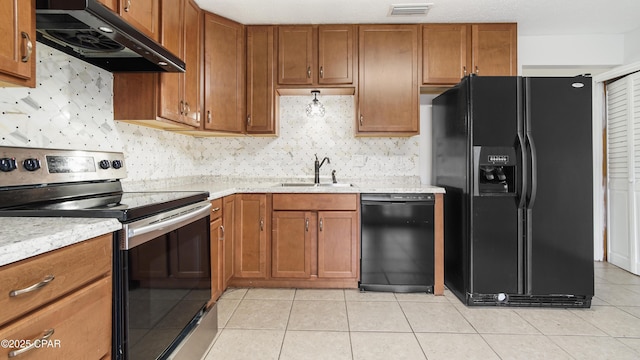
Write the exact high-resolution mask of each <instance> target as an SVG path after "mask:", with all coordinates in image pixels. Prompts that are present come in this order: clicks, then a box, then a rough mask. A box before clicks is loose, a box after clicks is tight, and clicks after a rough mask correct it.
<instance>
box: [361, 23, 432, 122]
mask: <svg viewBox="0 0 640 360" xmlns="http://www.w3.org/2000/svg"><path fill="white" fill-rule="evenodd" d="M419 37H420V34H419V32H418V26H417V25H363V26H360V34H359V39H360V40H359V49H360V52H359V55H358V56H359V62H360V68H359V75H360V79H359V82H358V90H359V91H358V93H359V94H358V101H359V113H358V118H357V120H356V121H357V129H358V133H360V134H367V133H370V134H376V133H377V134H378V135H381V134H385V133H389V134H393V133H396V134H397V135H411V134H417V133H418V110H419V109H418V100H419V98H418V97H419V88H418V79H419V76H418V40H419Z"/></svg>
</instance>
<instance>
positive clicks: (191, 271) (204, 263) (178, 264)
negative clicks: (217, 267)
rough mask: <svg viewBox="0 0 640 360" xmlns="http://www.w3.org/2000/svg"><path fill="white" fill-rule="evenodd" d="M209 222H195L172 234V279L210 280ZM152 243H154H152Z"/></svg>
mask: <svg viewBox="0 0 640 360" xmlns="http://www.w3.org/2000/svg"><path fill="white" fill-rule="evenodd" d="M206 225H208V222H206V221H203V220H198V221H194V222H192V223H191V224H188V225H185V226H183V227H181V228H179V229H178V230H176V231H174V232H172V233H171V235H170V237H169V244H170V245H169V256H170V259H171V260H170V269H171V270H170V271H171V277H173V278H181V279H209V277H210V276H211V261H210V259H209V254H210V252H211V250H210V249H209V245H210V241H211V240H210V238H209V236H210V231H207V226H206ZM151 242H152V241H151Z"/></svg>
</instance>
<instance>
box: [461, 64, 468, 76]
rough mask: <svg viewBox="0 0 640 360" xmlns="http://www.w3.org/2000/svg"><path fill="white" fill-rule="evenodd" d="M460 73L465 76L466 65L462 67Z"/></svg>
mask: <svg viewBox="0 0 640 360" xmlns="http://www.w3.org/2000/svg"><path fill="white" fill-rule="evenodd" d="M462 75H463V76H467V67H466V66H463V67H462Z"/></svg>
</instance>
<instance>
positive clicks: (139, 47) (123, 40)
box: [36, 0, 185, 72]
mask: <svg viewBox="0 0 640 360" xmlns="http://www.w3.org/2000/svg"><path fill="white" fill-rule="evenodd" d="M36 30H37V40H38V41H39V42H41V43H43V44H46V45H48V46H51V47H53V48H56V49H58V50H60V51H63V52H65V53H67V54H69V55H71V56H74V57H77V58H78V59H81V60H83V61H86V62H88V63H90V64H93V65H95V66H98V67H100V68H103V69H105V70H108V71H111V72H184V71H185V64H184V62H183V61H182V60H180V59H179V58H178V57H177V56H175V55H173V54H172V53H171V52H169V50H167V49H165V48H164V47H163V46H162V45H160V44H158V43H157V42H155V41H154V40H153V39H150V38H149V37H147V36H146V35H145V34H143V33H142V32H140V31H139V30H137V29H135V28H134V27H133V26H131V25H129V24H128V23H127V22H126V21H124V20H123V19H122V18H121V17H120V16H118V15H117V14H116V13H114V12H112V11H111V10H109V9H108V8H107V7H105V6H104V5H102V4H100V3H99V2H98V1H97V0H36Z"/></svg>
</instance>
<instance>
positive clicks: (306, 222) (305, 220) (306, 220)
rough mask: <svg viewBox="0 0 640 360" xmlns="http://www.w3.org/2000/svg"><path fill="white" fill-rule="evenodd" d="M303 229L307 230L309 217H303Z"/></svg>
mask: <svg viewBox="0 0 640 360" xmlns="http://www.w3.org/2000/svg"><path fill="white" fill-rule="evenodd" d="M304 231H309V218H306V219H304Z"/></svg>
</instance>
